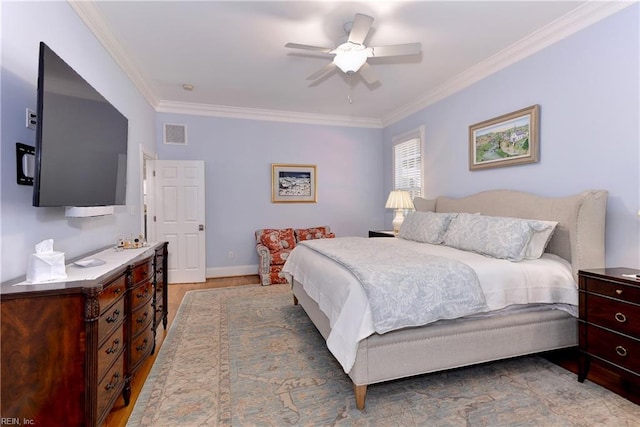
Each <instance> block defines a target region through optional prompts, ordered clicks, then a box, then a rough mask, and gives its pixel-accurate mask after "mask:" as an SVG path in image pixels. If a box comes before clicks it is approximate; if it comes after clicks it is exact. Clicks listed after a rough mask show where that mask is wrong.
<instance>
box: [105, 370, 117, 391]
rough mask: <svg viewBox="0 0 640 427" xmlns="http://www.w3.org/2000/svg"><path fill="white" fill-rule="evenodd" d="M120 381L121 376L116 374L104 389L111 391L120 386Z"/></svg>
mask: <svg viewBox="0 0 640 427" xmlns="http://www.w3.org/2000/svg"><path fill="white" fill-rule="evenodd" d="M119 379H120V374H119V373H117V372H116V373H115V374H113V377H111V382H110V383H109V384H107V385H106V386H104V389H105V390H107V391H109V390H111V389H112V388H114V387H115V386H117V385H118V382H119Z"/></svg>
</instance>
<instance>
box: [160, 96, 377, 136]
mask: <svg viewBox="0 0 640 427" xmlns="http://www.w3.org/2000/svg"><path fill="white" fill-rule="evenodd" d="M156 111H158V112H159V113H178V114H192V115H196V116H211V117H229V118H234V119H250V120H265V121H271V122H288V123H306V124H316V125H328V126H348V127H359V128H378V129H381V128H382V121H381V120H380V119H374V118H363V117H350V116H332V115H326V114H311V113H300V112H295V111H280V110H261V109H256V108H244V107H229V106H225V105H211V104H194V103H186V102H173V101H160V102H159V103H158V106H157V108H156Z"/></svg>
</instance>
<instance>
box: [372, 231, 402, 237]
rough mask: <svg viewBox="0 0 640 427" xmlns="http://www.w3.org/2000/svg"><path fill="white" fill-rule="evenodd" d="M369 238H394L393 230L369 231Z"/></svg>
mask: <svg viewBox="0 0 640 427" xmlns="http://www.w3.org/2000/svg"><path fill="white" fill-rule="evenodd" d="M369 237H396V235H395V233H394V232H393V230H378V231H374V230H369Z"/></svg>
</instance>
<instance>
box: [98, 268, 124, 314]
mask: <svg viewBox="0 0 640 427" xmlns="http://www.w3.org/2000/svg"><path fill="white" fill-rule="evenodd" d="M126 286H127V279H126V277H125V276H124V275H122V276H120V277H118V278H117V279H116V280H114V281H113V282H111V283H109V284H108V285H107V286H105V289H104V290H103V291H102V292H101V293H100V296H99V297H98V301H99V303H100V313H102V312H104V311H105V310H106V309H107V307H109V306H110V305H111V304H112V303H113V302H114V301H115V300H117V299H118V298H121V297H122V296H123V295H124V293H125V290H126Z"/></svg>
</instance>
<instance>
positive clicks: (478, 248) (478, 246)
mask: <svg viewBox="0 0 640 427" xmlns="http://www.w3.org/2000/svg"><path fill="white" fill-rule="evenodd" d="M549 227H550V225H549V224H545V222H543V221H536V220H529V219H521V218H508V217H495V216H486V215H473V214H467V213H460V214H458V216H457V217H456V218H454V219H453V220H452V221H451V223H450V224H449V228H448V229H447V232H446V233H445V235H444V239H443V244H445V245H446V246H451V247H453V248H457V249H462V250H465V251H471V252H477V253H479V254H483V255H488V256H491V257H494V258H501V259H506V260H509V261H516V262H517V261H522V260H523V259H524V257H525V254H526V250H527V245H528V244H529V241H530V240H531V236H532V235H533V234H534V233H535V232H542V231H544V230H547V229H548V228H549Z"/></svg>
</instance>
